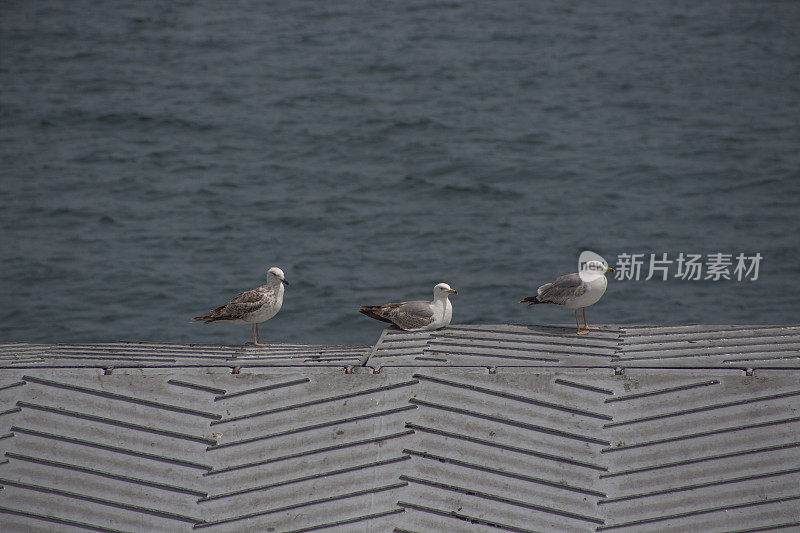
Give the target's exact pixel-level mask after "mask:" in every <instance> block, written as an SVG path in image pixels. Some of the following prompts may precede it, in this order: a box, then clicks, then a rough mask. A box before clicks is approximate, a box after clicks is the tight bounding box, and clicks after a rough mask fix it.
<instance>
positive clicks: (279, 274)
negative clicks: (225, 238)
mask: <svg viewBox="0 0 800 533" xmlns="http://www.w3.org/2000/svg"><path fill="white" fill-rule="evenodd" d="M284 285H289V282H288V281H286V276H284V274H283V270H281V269H280V268H278V267H272V268H270V269H269V270H267V284H266V285H262V286H260V287H258V288H256V289H253V290H250V291H245V292H241V293H239V294H237V295H236V296H234V297H233V299H231V301H230V302H228V303H226V304H225V305H221V306H219V307H217V308H216V309H214V310H213V311H211V312H210V313H209V314H207V315H202V316H196V317H194V318H193V319H192V320H197V321H202V322H203V323H204V324H210V323H211V322H217V321H225V322H228V323H230V324H252V325H253V344H255V345H256V346H266V345H264V344H261V336H260V335H259V332H258V324H259V323H261V322H266V321H267V320H269V319H270V318H272V317H274V316H275V315H276V314H278V311H280V310H281V305H283V290H284V287H283V286H284Z"/></svg>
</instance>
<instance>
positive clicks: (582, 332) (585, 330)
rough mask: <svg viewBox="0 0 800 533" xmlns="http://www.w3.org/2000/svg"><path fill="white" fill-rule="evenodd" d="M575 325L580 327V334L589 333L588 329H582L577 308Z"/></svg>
mask: <svg viewBox="0 0 800 533" xmlns="http://www.w3.org/2000/svg"><path fill="white" fill-rule="evenodd" d="M575 325H576V326H577V327H578V335H586V334H587V333H589V330H588V329H581V325H580V323H579V322H578V310H577V309H576V310H575Z"/></svg>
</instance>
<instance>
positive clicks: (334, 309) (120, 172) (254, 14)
mask: <svg viewBox="0 0 800 533" xmlns="http://www.w3.org/2000/svg"><path fill="white" fill-rule="evenodd" d="M223 5H224V7H223ZM798 27H800V4H799V3H797V2H794V1H771V2H757V1H725V2H717V1H700V2H697V1H692V2H689V1H686V2H663V1H642V2H622V1H610V0H609V1H601V2H564V1H562V0H559V1H543V2H522V1H520V2H511V1H504V2H481V1H477V0H464V1H453V2H435V1H432V0H424V1H410V2H392V3H386V2H366V1H364V2H361V1H356V0H345V1H337V2H317V1H308V2H301V1H292V2H256V1H249V2H248V1H241V2H236V3H232V2H230V3H224V4H221V3H219V2H211V1H199V2H194V1H192V2H161V1H159V2H152V1H136V2H122V1H91V2H90V1H73V2H61V1H58V2H46V1H36V2H30V1H14V0H12V1H5V2H3V3H2V5H0V30H1V31H2V33H1V34H0V36H1V40H0V87H1V88H0V91H2V92H0V128H1V129H0V157H2V167H1V168H0V224H1V226H0V227H1V228H2V234H0V236H1V244H2V250H1V251H0V265H1V266H0V268H2V276H1V277H0V291H1V292H2V295H0V340H2V341H12V340H18V341H29V342H88V341H114V340H147V341H167V342H214V343H239V342H243V341H246V340H248V339H249V335H250V331H249V328H247V327H243V326H226V325H214V326H201V325H198V324H191V323H190V322H189V319H190V318H191V317H192V316H194V315H197V314H200V313H204V312H206V311H208V310H209V309H210V308H212V307H214V306H216V305H220V304H222V303H224V302H226V301H227V300H228V298H229V297H231V296H232V295H233V294H235V293H236V292H238V291H241V290H244V289H249V288H252V287H255V286H256V285H258V284H260V283H262V281H263V278H264V275H265V272H266V269H267V268H268V267H269V266H272V265H278V266H280V267H282V268H283V269H284V270H285V271H286V275H287V278H288V279H289V280H290V281H291V282H292V285H291V287H290V288H289V289H288V291H287V294H286V298H285V300H284V308H283V310H282V311H281V313H280V314H279V315H278V316H277V317H276V318H274V319H273V320H272V321H270V322H269V323H267V324H264V325H263V326H262V337H263V338H264V339H265V340H267V339H268V340H280V341H291V342H305V343H371V342H373V341H374V340H375V339H376V338H377V335H378V333H379V331H380V329H381V324H379V323H377V322H374V321H371V320H369V319H368V318H366V317H363V316H361V315H359V314H358V313H357V312H356V309H357V307H358V305H360V304H364V303H383V302H384V301H387V300H398V299H410V298H413V299H416V298H428V297H429V296H430V295H431V291H432V288H433V285H434V284H435V283H436V282H439V281H446V282H449V283H450V284H451V285H453V286H454V287H455V288H457V289H458V290H459V295H458V296H457V297H455V299H454V305H455V314H454V322H458V323H467V324H477V323H505V322H515V323H519V322H530V323H534V322H536V323H568V322H569V321H570V320H571V319H572V317H571V315H570V314H569V312H567V311H564V310H561V309H558V308H554V307H550V308H543V307H537V308H536V309H526V308H524V307H523V306H521V305H519V304H518V303H517V302H518V300H519V299H520V298H522V297H523V296H527V295H530V294H532V291H533V290H534V289H535V287H537V286H538V285H539V284H541V283H544V282H546V281H550V280H551V279H552V278H554V277H555V276H556V275H559V274H561V273H565V272H571V271H574V270H575V269H576V268H577V257H578V254H579V253H580V252H581V251H582V250H585V249H589V250H593V251H595V252H597V253H600V254H602V255H603V256H604V257H606V259H608V260H609V262H610V263H611V264H612V265H614V263H615V262H616V259H617V257H618V256H619V255H620V254H625V253H628V254H633V253H642V254H646V259H647V258H649V254H651V253H656V254H658V256H659V257H660V254H662V253H668V254H669V257H670V258H675V257H677V255H678V254H679V253H681V252H684V253H700V254H704V255H705V254H712V253H716V252H723V253H730V254H733V255H734V256H735V255H737V254H739V253H745V254H747V255H752V254H755V253H756V252H758V253H760V254H761V255H762V256H763V259H762V262H761V264H760V273H759V278H758V279H757V280H755V281H753V280H747V281H741V282H739V281H736V280H735V279H734V280H731V281H725V280H721V281H716V282H715V281H711V280H707V281H702V280H701V281H686V280H681V279H675V278H674V277H672V278H671V280H670V281H660V280H659V281H656V280H650V281H644V279H641V280H639V281H636V280H612V281H611V282H610V284H609V289H608V292H607V293H606V295H605V296H604V298H603V299H602V300H601V301H600V303H598V304H597V305H595V306H594V307H592V308H590V310H589V316H590V319H593V320H595V321H597V322H604V323H690V322H700V323H753V324H755V323H776V324H785V323H798V322H800V317H799V316H798V299H799V296H798V294H799V293H800V283H799V282H798V279H800V252H798V246H799V245H800V239H799V238H798V220H800V111H799V110H800V105H799V104H800V40H798V39H797V29H798ZM675 272H676V269H675V268H673V270H672V271H671V274H674V273H675ZM644 277H645V276H644V275H642V278H644Z"/></svg>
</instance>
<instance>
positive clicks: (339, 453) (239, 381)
mask: <svg viewBox="0 0 800 533" xmlns="http://www.w3.org/2000/svg"><path fill="white" fill-rule="evenodd" d="M0 368H2V370H0V454H2V457H0V461H2V463H0V485H2V490H1V491H0V515H3V516H2V518H0V521H1V522H2V523H3V531H31V530H39V529H41V530H45V529H52V528H54V527H55V528H57V530H59V531H62V530H63V531H72V530H75V531H80V530H94V531H188V530H192V529H208V530H211V531H247V530H252V531H317V530H325V531H437V532H438V531H489V530H491V531H496V530H498V529H499V530H507V531H605V530H620V531H765V530H767V529H778V530H786V531H788V530H791V529H800V326H658V327H656V326H605V327H603V328H602V329H601V330H599V331H596V332H592V334H590V335H588V336H581V337H578V336H576V335H575V333H574V329H571V328H567V327H565V328H561V327H554V326H532V325H479V326H466V325H463V326H454V327H450V328H447V329H444V330H440V331H437V332H430V333H418V334H408V333H404V332H401V331H399V330H396V329H393V328H389V329H386V330H384V331H383V332H382V334H381V335H380V338H379V339H378V341H377V343H376V344H375V345H372V346H310V345H275V346H271V347H268V348H255V347H252V346H206V345H203V346H200V345H167V344H146V343H112V344H92V345H35V344H18V343H9V344H0Z"/></svg>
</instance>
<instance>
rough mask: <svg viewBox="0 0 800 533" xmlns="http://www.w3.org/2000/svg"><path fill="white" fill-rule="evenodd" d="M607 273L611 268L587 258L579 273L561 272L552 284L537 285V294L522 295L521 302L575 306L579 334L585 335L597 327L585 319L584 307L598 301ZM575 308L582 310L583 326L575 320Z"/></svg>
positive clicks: (604, 287) (605, 284) (606, 281)
mask: <svg viewBox="0 0 800 533" xmlns="http://www.w3.org/2000/svg"><path fill="white" fill-rule="evenodd" d="M607 272H614V269H613V268H611V267H607V266H606V265H605V264H604V263H603V262H602V261H588V262H587V263H586V268H585V269H584V270H581V272H574V273H572V274H564V275H563V276H560V277H559V278H558V279H556V280H555V281H553V282H552V283H545V284H544V285H542V286H541V287H539V290H538V291H537V294H536V296H528V297H527V298H523V299H522V300H520V303H526V304H528V307H530V306H531V305H536V304H554V305H557V306H559V307H564V308H566V309H574V310H575V325H576V326H577V327H578V335H586V334H587V333H589V330H591V329H600V328H598V327H595V326H590V325H589V324H588V323H587V322H586V308H587V307H589V306H590V305H592V304H594V303H597V301H598V300H599V299H600V297H601V296H603V294H604V293H605V292H606V287H607V286H608V280H607V279H606V273H607ZM578 309H583V329H581V326H580V324H579V323H578Z"/></svg>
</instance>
